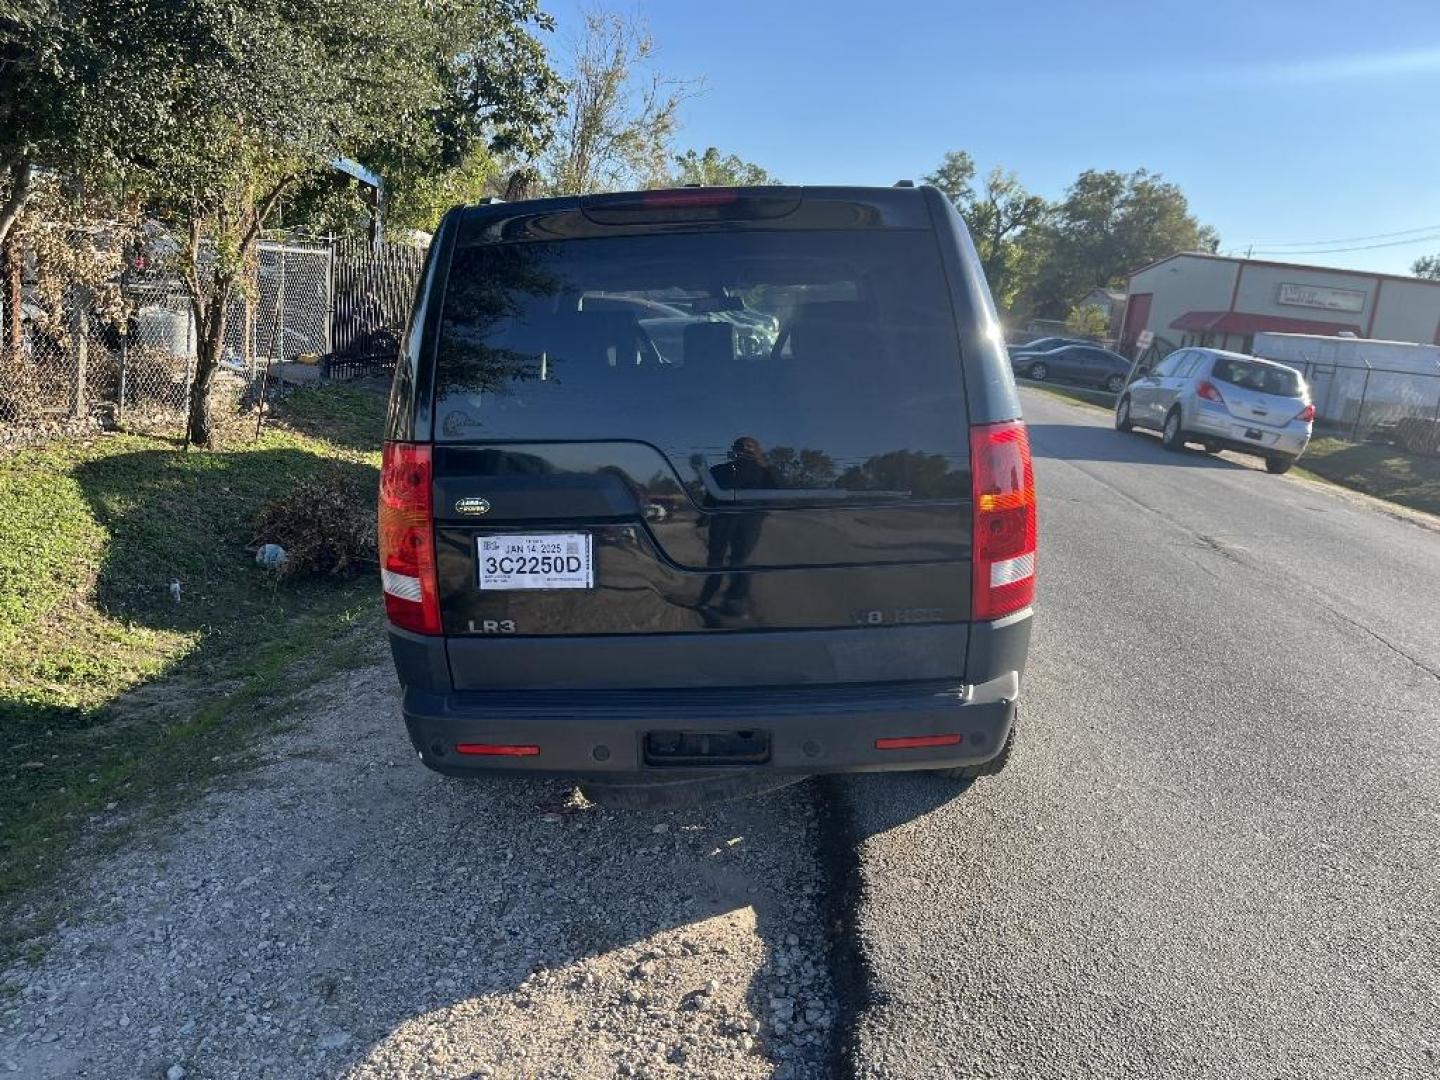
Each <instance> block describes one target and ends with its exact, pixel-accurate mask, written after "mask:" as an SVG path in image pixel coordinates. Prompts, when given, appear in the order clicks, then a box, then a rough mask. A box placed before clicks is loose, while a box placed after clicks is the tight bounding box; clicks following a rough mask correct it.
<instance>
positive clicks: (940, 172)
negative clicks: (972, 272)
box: [924, 150, 1050, 310]
mask: <svg viewBox="0 0 1440 1080" xmlns="http://www.w3.org/2000/svg"><path fill="white" fill-rule="evenodd" d="M924 179H925V182H926V183H927V184H933V185H934V186H935V187H937V188H939V189H940V190H941V191H942V192H943V193H944V194H945V196H946V197H947V198H949V199H950V201H951V202H953V203H954V204H955V206H956V208H957V209H958V210H959V211H960V216H961V217H963V218H964V219H965V224H966V225H967V226H969V228H970V235H971V236H972V237H973V238H974V240H975V250H976V252H977V253H978V254H979V256H980V265H981V268H982V269H983V270H984V272H985V280H986V281H987V282H988V283H989V285H990V292H991V294H992V295H993V296H994V297H995V302H996V304H998V305H999V306H1000V307H1001V308H1003V309H1006V310H1008V309H1009V308H1010V307H1011V306H1012V305H1013V304H1014V302H1015V299H1016V297H1017V296H1018V295H1019V293H1020V292H1021V290H1022V289H1023V288H1024V287H1025V286H1026V285H1027V284H1028V283H1029V281H1030V280H1031V278H1033V276H1034V274H1035V272H1036V270H1037V268H1038V262H1039V260H1038V257H1037V254H1038V252H1037V249H1036V246H1035V245H1034V244H1033V243H1032V242H1031V241H1032V240H1033V239H1034V237H1033V236H1032V235H1031V234H1032V233H1033V232H1035V230H1037V229H1038V228H1039V227H1040V226H1042V225H1043V224H1044V222H1045V220H1046V217H1047V215H1048V214H1049V210H1050V208H1049V204H1047V203H1046V202H1045V200H1044V199H1042V198H1041V197H1040V196H1038V195H1032V194H1030V193H1029V192H1028V191H1026V190H1025V188H1024V186H1023V185H1022V184H1021V183H1020V178H1019V177H1018V176H1016V175H1015V174H1014V173H1013V172H1006V171H1005V170H1003V169H1000V168H994V169H991V170H990V173H989V174H988V175H987V176H986V177H985V187H984V189H983V191H981V192H976V190H975V162H974V161H973V160H972V159H971V157H970V155H969V154H968V153H966V152H965V151H964V150H951V151H950V152H949V153H947V154H946V155H945V157H944V160H942V161H941V163H940V167H939V168H938V169H936V170H935V171H934V172H933V173H930V174H929V175H928V176H926V177H925V178H924Z"/></svg>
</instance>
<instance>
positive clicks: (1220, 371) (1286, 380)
mask: <svg viewBox="0 0 1440 1080" xmlns="http://www.w3.org/2000/svg"><path fill="white" fill-rule="evenodd" d="M1210 374H1211V376H1212V377H1214V378H1216V379H1219V380H1220V381H1221V382H1226V383H1229V384H1230V385H1231V386H1239V387H1243V388H1244V389H1246V390H1258V391H1259V392H1260V393H1262V394H1275V395H1277V396H1279V397H1292V398H1298V397H1303V396H1304V386H1303V384H1302V383H1301V382H1300V373H1299V372H1298V371H1293V370H1291V369H1290V368H1286V367H1274V366H1272V365H1270V364H1256V363H1253V362H1252V361H1249V360H1241V359H1239V358H1238V357H1234V356H1221V357H1219V358H1217V359H1216V361H1215V366H1214V367H1213V368H1212V369H1211V370H1210Z"/></svg>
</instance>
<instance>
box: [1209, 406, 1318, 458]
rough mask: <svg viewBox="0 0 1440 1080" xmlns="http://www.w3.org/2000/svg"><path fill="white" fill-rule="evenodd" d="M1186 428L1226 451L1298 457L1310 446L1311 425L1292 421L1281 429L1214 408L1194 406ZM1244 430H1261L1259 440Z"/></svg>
mask: <svg viewBox="0 0 1440 1080" xmlns="http://www.w3.org/2000/svg"><path fill="white" fill-rule="evenodd" d="M1188 429H1189V430H1188V434H1190V435H1193V436H1195V437H1197V438H1204V439H1208V440H1210V441H1211V442H1215V443H1219V444H1220V445H1222V446H1224V447H1225V448H1226V449H1228V450H1238V451H1240V452H1241V453H1242V454H1261V455H1268V454H1283V455H1284V456H1286V457H1299V456H1300V455H1301V454H1303V453H1304V452H1305V448H1306V447H1307V446H1309V445H1310V428H1309V426H1308V425H1306V424H1301V423H1291V424H1287V425H1286V426H1285V427H1283V428H1274V427H1267V426H1265V425H1262V424H1246V423H1245V421H1243V420H1238V419H1236V418H1235V417H1233V416H1231V415H1230V414H1229V413H1228V412H1223V411H1220V410H1217V409H1206V408H1197V409H1196V410H1195V415H1194V416H1193V417H1191V419H1190V423H1189V425H1188ZM1247 431H1258V432H1260V439H1259V440H1258V441H1257V440H1255V439H1250V438H1247V437H1246V436H1245V432H1247Z"/></svg>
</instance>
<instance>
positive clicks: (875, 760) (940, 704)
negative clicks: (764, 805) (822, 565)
mask: <svg viewBox="0 0 1440 1080" xmlns="http://www.w3.org/2000/svg"><path fill="white" fill-rule="evenodd" d="M1018 692H1019V679H1018V675H1017V674H1016V673H1014V672H1012V673H1010V676H1009V677H1007V678H1001V679H998V680H996V681H995V682H993V683H989V684H986V685H985V686H979V687H938V686H935V685H933V684H921V685H918V686H917V685H913V684H905V685H903V686H892V687H874V686H869V687H866V686H859V687H828V688H825V689H823V690H820V689H810V688H806V689H800V690H794V691H790V690H784V689H756V690H742V691H736V690H715V691H709V690H682V691H677V690H651V691H622V692H614V691H603V692H596V693H585V692H582V691H559V692H526V691H501V692H473V693H456V694H450V695H434V694H429V693H426V692H425V691H423V690H416V689H413V688H412V689H408V690H407V691H406V693H405V704H404V711H405V726H406V728H407V729H408V730H409V733H410V741H411V742H412V743H413V744H414V746H415V749H416V751H418V753H419V754H420V758H421V760H422V761H423V762H424V763H425V764H426V765H428V766H430V767H431V768H432V769H436V770H437V771H440V772H444V773H449V774H452V775H454V774H463V773H471V772H479V771H482V770H483V771H488V770H495V769H501V770H505V771H513V772H539V773H560V774H564V775H567V776H614V775H616V774H625V775H630V776H633V775H637V774H653V775H654V776H655V777H656V778H657V779H658V778H662V777H666V776H674V775H676V773H677V771H678V770H677V768H676V767H675V766H671V765H663V764H654V763H653V762H650V761H647V755H646V752H645V746H646V735H647V734H648V733H650V732H659V731H684V732H697V733H705V734H712V735H713V734H723V733H729V732H740V731H745V732H756V733H759V734H761V735H762V736H764V737H765V739H766V741H767V743H768V755H767V758H766V760H764V761H759V762H750V763H745V764H735V765H728V764H727V763H725V762H717V763H716V767H730V768H737V769H745V770H768V771H772V772H781V773H802V774H803V773H822V772H851V771H868V770H884V769H937V768H948V767H951V766H957V765H974V764H980V763H981V762H985V761H988V760H990V759H991V758H993V757H995V756H996V755H997V754H998V753H999V752H1000V750H1001V748H1002V747H1003V746H1004V745H1005V739H1006V736H1008V735H1009V733H1010V726H1011V724H1012V723H1014V719H1015V708H1016V698H1017V697H1018ZM956 735H958V736H959V741H958V742H956V743H953V744H950V745H942V746H932V747H922V748H917V749H893V750H887V749H878V748H877V746H876V743H877V740H882V739H893V738H897V737H915V736H922V737H923V736H956ZM476 743H479V744H486V745H492V746H493V745H501V746H526V747H537V748H538V751H539V752H538V753H536V754H533V755H531V756H523V757H520V756H489V755H486V756H474V755H467V754H462V753H460V752H458V751H457V750H456V747H457V746H459V745H462V744H476ZM692 767H697V768H698V767H701V766H699V765H695V764H694V763H692Z"/></svg>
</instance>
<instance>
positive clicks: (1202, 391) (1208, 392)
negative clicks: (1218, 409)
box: [1195, 379, 1225, 403]
mask: <svg viewBox="0 0 1440 1080" xmlns="http://www.w3.org/2000/svg"><path fill="white" fill-rule="evenodd" d="M1195 392H1196V393H1197V394H1199V395H1200V396H1201V397H1202V398H1204V399H1205V400H1206V401H1218V402H1221V403H1223V402H1224V401H1225V399H1224V398H1223V397H1221V396H1220V391H1219V390H1217V389H1216V388H1215V384H1214V383H1212V382H1206V381H1204V380H1203V379H1202V380H1201V381H1200V385H1199V386H1197V387H1195Z"/></svg>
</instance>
